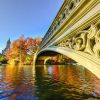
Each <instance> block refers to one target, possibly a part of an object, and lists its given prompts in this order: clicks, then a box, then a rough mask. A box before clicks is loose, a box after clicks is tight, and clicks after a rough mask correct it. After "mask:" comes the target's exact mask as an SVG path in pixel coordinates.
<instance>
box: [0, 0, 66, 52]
mask: <svg viewBox="0 0 100 100" xmlns="http://www.w3.org/2000/svg"><path fill="white" fill-rule="evenodd" d="M63 1H64V0H0V52H1V50H2V49H4V48H5V45H6V41H7V40H8V38H10V39H11V41H13V40H15V39H17V38H18V37H20V36H21V35H24V36H25V37H33V38H34V37H37V36H44V34H45V33H46V32H47V30H48V28H49V26H50V24H51V23H52V21H53V19H54V17H55V16H56V14H57V12H58V10H59V8H60V7H61V5H62V3H63Z"/></svg>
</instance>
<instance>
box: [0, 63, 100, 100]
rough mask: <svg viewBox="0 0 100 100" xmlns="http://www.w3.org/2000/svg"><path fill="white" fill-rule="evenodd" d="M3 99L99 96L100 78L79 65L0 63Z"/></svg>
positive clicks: (90, 98)
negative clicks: (15, 64) (2, 64)
mask: <svg viewBox="0 0 100 100" xmlns="http://www.w3.org/2000/svg"><path fill="white" fill-rule="evenodd" d="M0 100H100V79H98V78H97V77H96V76H95V75H94V74H92V73H91V72H90V71H88V70H87V69H86V68H84V67H82V66H80V65H71V64H70V65H47V66H46V65H39V66H11V65H5V66H0Z"/></svg>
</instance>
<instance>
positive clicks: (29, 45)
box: [6, 37, 42, 63]
mask: <svg viewBox="0 0 100 100" xmlns="http://www.w3.org/2000/svg"><path fill="white" fill-rule="evenodd" d="M41 41H42V38H41V37H37V38H35V39H33V38H26V39H25V38H24V37H20V38H19V39H17V40H15V41H14V42H13V43H12V44H11V46H10V48H9V49H8V50H7V52H6V58H7V59H8V60H12V59H13V60H16V61H19V62H22V63H24V62H25V60H26V58H27V59H29V57H31V56H33V55H34V53H35V52H36V51H37V49H38V48H37V47H39V45H40V43H41ZM30 59H32V57H31V58H30Z"/></svg>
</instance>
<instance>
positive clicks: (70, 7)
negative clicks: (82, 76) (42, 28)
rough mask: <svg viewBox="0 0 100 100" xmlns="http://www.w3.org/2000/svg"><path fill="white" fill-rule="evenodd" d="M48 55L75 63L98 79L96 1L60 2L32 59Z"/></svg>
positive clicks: (99, 10)
mask: <svg viewBox="0 0 100 100" xmlns="http://www.w3.org/2000/svg"><path fill="white" fill-rule="evenodd" d="M48 51H49V52H55V53H59V54H63V55H65V56H67V57H69V58H71V59H73V60H75V61H76V62H78V63H79V64H81V65H83V66H84V67H86V68H87V69H88V70H90V71H91V72H92V73H94V74H95V75H96V76H97V77H99V78H100V0H64V3H63V5H62V7H61V8H60V10H59V12H58V13H57V15H56V17H55V19H54V21H53V22H52V24H51V26H50V28H49V29H48V31H47V33H46V34H45V36H44V38H43V41H42V44H41V47H40V49H39V51H38V53H37V54H36V59H39V57H43V53H45V54H48V55H49V53H48ZM45 59H46V57H45ZM45 59H44V60H45Z"/></svg>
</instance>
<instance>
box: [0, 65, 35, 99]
mask: <svg viewBox="0 0 100 100" xmlns="http://www.w3.org/2000/svg"><path fill="white" fill-rule="evenodd" d="M32 71H33V70H32V67H31V66H11V65H8V66H5V70H4V73H3V76H4V77H3V83H5V88H4V91H3V92H4V93H3V94H2V97H1V98H2V99H3V98H7V97H9V98H8V99H7V100H24V98H26V99H25V100H36V99H34V98H35V97H34V96H33V95H34V91H35V87H34V78H33V72H32ZM3 96H5V97H3ZM22 98H23V99H22ZM29 98H30V99H29Z"/></svg>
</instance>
